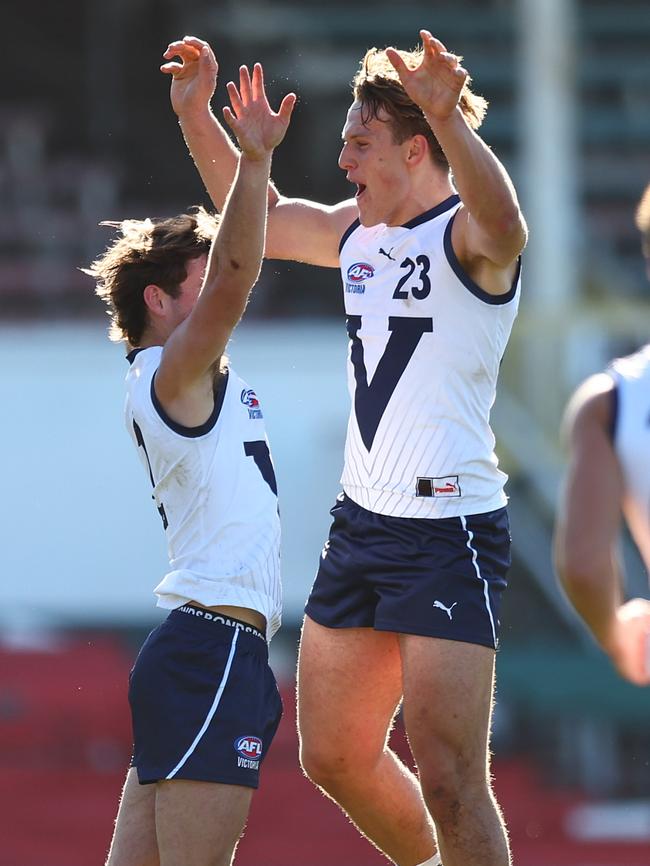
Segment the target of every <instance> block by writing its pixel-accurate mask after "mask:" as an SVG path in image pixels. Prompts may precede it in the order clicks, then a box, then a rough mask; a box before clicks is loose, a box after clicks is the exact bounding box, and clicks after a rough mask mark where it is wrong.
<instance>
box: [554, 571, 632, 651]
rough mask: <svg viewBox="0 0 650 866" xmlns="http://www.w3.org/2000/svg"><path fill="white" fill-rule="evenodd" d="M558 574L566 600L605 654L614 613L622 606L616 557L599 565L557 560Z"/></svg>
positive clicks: (620, 582)
mask: <svg viewBox="0 0 650 866" xmlns="http://www.w3.org/2000/svg"><path fill="white" fill-rule="evenodd" d="M558 574H559V577H560V581H561V584H562V586H563V587H564V590H565V592H566V594H567V596H568V598H569V601H570V602H571V604H572V605H573V607H574V608H575V610H576V611H577V613H578V614H580V616H581V617H582V619H583V620H584V622H585V624H586V626H587V627H588V628H589V630H590V631H591V633H592V634H593V636H594V638H595V639H596V641H597V642H598V643H599V644H600V645H601V646H602V648H603V649H604V650H605V651H606V652H607V651H609V650H610V649H611V640H612V635H613V631H614V627H615V623H616V612H617V610H618V608H619V607H620V606H621V604H622V603H623V592H622V589H621V586H622V581H621V575H620V571H619V567H618V563H617V562H616V558H615V556H614V555H613V554H612V555H611V556H603V557H602V559H601V560H600V561H599V562H594V561H593V560H592V561H591V562H588V561H583V562H582V563H571V562H570V561H569V560H568V559H566V558H565V559H564V560H562V558H560V559H559V560H558Z"/></svg>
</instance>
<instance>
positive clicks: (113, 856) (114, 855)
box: [106, 768, 160, 866]
mask: <svg viewBox="0 0 650 866" xmlns="http://www.w3.org/2000/svg"><path fill="white" fill-rule="evenodd" d="M155 804H156V786H155V785H141V784H140V783H139V782H138V775H137V772H136V770H135V769H133V768H131V769H130V770H129V772H128V773H127V774H126V782H125V783H124V789H123V791H122V797H121V799H120V807H119V809H118V812H117V820H116V821H115V832H114V833H113V841H112V842H111V848H110V851H109V852H108V860H107V861H106V866H159V863H160V860H159V857H158V844H157V842H156V812H155Z"/></svg>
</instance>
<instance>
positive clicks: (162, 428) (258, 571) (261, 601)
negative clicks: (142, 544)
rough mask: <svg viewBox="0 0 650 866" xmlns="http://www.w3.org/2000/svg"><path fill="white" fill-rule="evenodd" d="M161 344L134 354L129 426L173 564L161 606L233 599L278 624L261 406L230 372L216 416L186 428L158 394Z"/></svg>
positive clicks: (272, 509) (275, 540) (276, 527)
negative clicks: (156, 385)
mask: <svg viewBox="0 0 650 866" xmlns="http://www.w3.org/2000/svg"><path fill="white" fill-rule="evenodd" d="M161 356H162V347H161V346H154V347H152V348H149V349H143V350H140V351H138V350H136V351H134V352H132V353H131V354H130V355H129V361H130V368H129V372H128V375H127V378H126V386H127V398H126V424H127V428H128V431H129V433H130V435H131V437H132V438H133V442H134V444H135V445H136V447H137V449H138V453H139V455H140V458H141V460H142V463H143V465H144V467H145V470H146V472H147V475H148V476H149V478H150V480H151V483H152V485H153V498H154V500H155V504H156V506H157V508H158V512H159V513H160V517H161V519H162V523H163V527H164V529H165V534H166V536H167V546H168V553H169V565H170V571H169V572H168V573H167V574H166V575H165V577H164V578H163V580H162V581H161V582H160V583H159V584H158V586H157V587H156V588H155V593H156V594H157V596H158V606H159V607H163V608H168V609H170V608H176V607H179V606H180V605H182V604H185V603H187V602H189V601H197V602H199V603H200V604H202V605H205V606H210V607H211V606H214V605H237V606H239V607H247V608H251V609H253V610H257V611H259V612H260V613H261V614H263V615H264V616H265V617H266V622H267V637H268V639H269V640H270V638H271V637H272V635H273V634H274V632H275V631H277V629H278V628H279V625H280V614H281V604H282V597H281V586H280V521H279V517H278V502H277V488H276V481H275V473H274V470H273V464H272V462H271V455H270V452H269V446H268V441H267V438H266V432H265V428H264V421H263V418H262V410H261V408H260V404H259V400H258V399H257V396H256V395H255V392H254V391H253V390H252V389H251V388H249V387H248V385H247V384H246V383H245V382H244V381H243V380H242V379H240V378H239V376H237V375H236V373H235V372H234V371H233V370H232V369H231V370H229V371H228V372H227V373H226V374H225V375H224V376H223V377H222V378H221V380H220V382H221V387H220V389H219V391H218V393H215V406H214V411H213V412H212V414H211V416H210V418H209V419H208V420H207V421H206V422H205V424H202V425H201V426H199V427H184V426H182V425H180V424H177V423H176V422H174V421H173V420H172V419H171V418H169V416H168V415H167V414H166V413H165V410H164V409H163V407H162V406H161V405H160V403H159V401H158V399H157V397H156V394H155V391H154V386H153V383H154V376H155V373H156V370H157V369H158V365H159V364H160V359H161Z"/></svg>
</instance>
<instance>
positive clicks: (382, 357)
mask: <svg viewBox="0 0 650 866" xmlns="http://www.w3.org/2000/svg"><path fill="white" fill-rule="evenodd" d="M459 206H460V199H459V197H458V196H457V195H453V196H450V197H449V198H448V199H446V200H445V201H443V202H442V203H441V204H439V205H438V206H437V207H435V208H433V209H432V210H429V211H427V212H426V213H423V214H421V215H420V216H419V217H416V218H415V219H413V220H411V221H410V222H408V223H406V224H405V225H403V226H387V225H384V224H380V225H377V226H372V227H369V228H366V227H364V226H362V225H360V223H359V221H358V220H357V221H356V222H354V223H353V224H352V225H351V226H350V228H349V229H348V230H347V232H346V233H345V234H344V236H343V238H342V240H341V245H340V261H341V275H342V279H343V289H344V296H345V309H346V313H347V326H348V334H349V337H350V352H349V357H348V384H349V390H350V395H351V399H352V407H351V413H350V420H349V423H348V431H347V440H346V446H345V466H344V469H343V476H342V478H341V481H342V484H343V488H344V490H345V492H346V493H347V495H348V496H349V497H350V498H351V499H352V500H353V501H354V502H356V503H357V504H358V505H360V506H361V507H362V508H365V509H367V510H368V511H373V512H376V513H379V514H385V515H389V516H396V517H428V518H436V517H458V516H461V515H468V514H480V513H484V512H487V511H492V510H494V509H497V508H500V507H502V506H503V505H505V503H506V496H505V493H504V490H503V487H504V483H505V481H506V479H507V476H506V475H505V474H504V473H503V472H501V471H500V470H499V468H498V465H497V458H496V455H495V453H494V435H493V433H492V430H491V428H490V423H489V416H490V409H491V407H492V404H493V403H494V399H495V392H496V381H497V375H498V372H499V364H500V362H501V358H502V356H503V353H504V350H505V347H506V343H507V342H508V337H509V336H510V331H511V329H512V324H513V322H514V319H515V316H516V314H517V308H518V305H519V295H520V273H519V271H520V269H519V267H518V268H517V274H516V276H515V279H514V280H513V283H512V287H511V289H510V291H508V292H507V293H506V294H504V295H500V296H493V295H490V294H488V293H487V292H485V291H483V290H482V289H481V288H480V287H479V286H478V285H476V283H474V282H473V280H472V279H471V278H470V277H469V276H468V275H467V274H466V273H465V271H464V270H463V268H462V267H461V265H460V263H459V261H458V259H457V258H456V255H455V253H454V250H453V247H452V243H451V229H452V224H453V220H454V217H455V214H456V212H457V210H458V208H459Z"/></svg>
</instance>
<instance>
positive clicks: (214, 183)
mask: <svg viewBox="0 0 650 866" xmlns="http://www.w3.org/2000/svg"><path fill="white" fill-rule="evenodd" d="M179 125H180V128H181V131H182V133H183V137H184V139H185V143H186V144H187V148H188V150H189V152H190V154H191V156H192V159H193V160H194V164H195V165H196V167H197V169H198V172H199V174H200V175H201V180H202V181H203V183H204V185H205V188H206V190H207V191H208V195H209V196H210V198H211V200H212V203H213V204H214V206H215V208H216V209H217V210H218V211H222V210H223V207H224V204H225V202H226V198H227V197H228V193H229V191H230V188H231V186H232V184H233V180H234V178H235V173H236V171H237V165H238V161H239V151H238V150H237V148H236V147H235V145H234V144H233V142H232V140H231V139H230V136H229V135H228V133H227V132H226V130H225V129H224V128H223V126H222V125H221V124H220V123H219V121H218V120H217V118H216V117H215V116H214V114H213V113H212V111H210V109H209V107H206V110H205V112H203V113H202V114H200V115H192V116H190V117H183V116H181V117H180V118H179ZM267 195H268V204H269V205H274V204H275V203H276V202H277V200H278V193H277V191H276V189H275V187H274V186H273V184H272V183H271V182H270V180H268V181H267Z"/></svg>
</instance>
